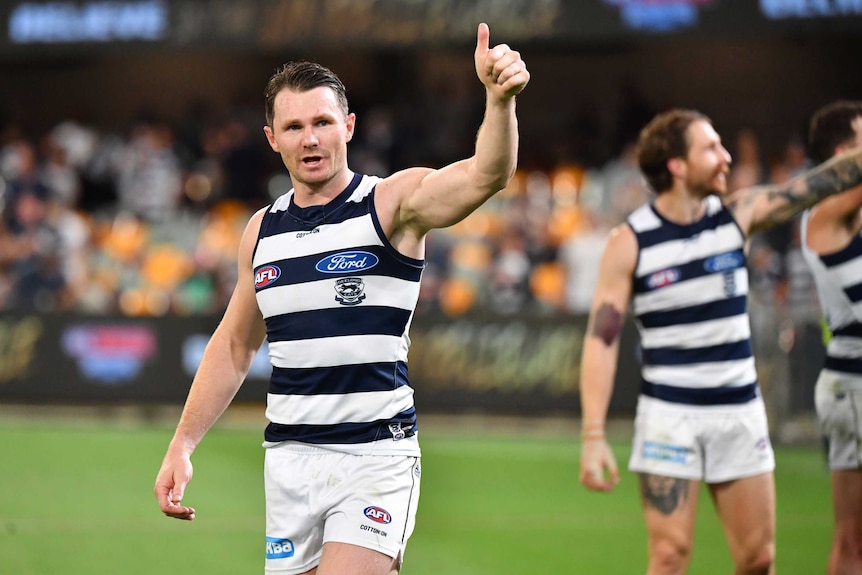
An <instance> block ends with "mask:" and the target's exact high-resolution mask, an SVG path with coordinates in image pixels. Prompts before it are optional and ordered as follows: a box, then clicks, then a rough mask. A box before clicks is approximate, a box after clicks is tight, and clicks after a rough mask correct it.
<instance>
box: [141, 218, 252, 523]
mask: <svg viewBox="0 0 862 575" xmlns="http://www.w3.org/2000/svg"><path fill="white" fill-rule="evenodd" d="M262 216H263V211H260V212H258V213H257V214H255V216H254V217H252V219H251V221H250V222H249V224H248V226H247V227H246V230H245V232H244V233H243V237H242V240H241V242H240V249H239V258H238V264H237V265H238V275H237V285H236V287H235V288H234V292H233V295H232V296H231V299H230V303H228V306H227V310H226V311H225V314H224V317H223V318H222V321H221V322H220V323H219V325H218V327H217V328H216V330H215V332H214V333H213V336H212V338H210V341H209V343H208V344H207V347H206V350H205V351H204V354H203V358H202V359H201V364H200V367H199V368H198V371H197V373H196V374H195V377H194V380H193V381H192V386H191V389H190V390H189V395H188V398H187V399H186V403H185V406H184V407H183V413H182V416H181V417H180V422H179V424H178V425H177V429H176V432H175V433H174V437H173V439H171V442H170V445H168V449H167V452H166V453H165V457H164V460H163V461H162V466H161V468H160V469H159V472H158V475H157V476H156V483H155V487H154V488H153V492H154V493H155V495H156V499H158V502H159V507H160V508H161V510H162V512H163V513H164V514H165V515H167V516H169V517H175V518H177V519H186V520H192V519H194V518H195V510H194V508H192V507H188V506H184V505H182V501H183V497H184V495H185V490H186V486H187V485H188V483H189V482H190V481H191V479H192V474H193V469H192V463H191V456H192V453H193V452H194V450H195V448H196V447H197V446H198V444H199V443H200V442H201V440H202V439H203V437H204V435H206V433H207V431H208V430H209V429H210V427H212V425H213V424H214V423H215V422H216V420H218V418H219V417H220V416H221V414H222V413H224V410H225V409H227V406H228V405H229V404H230V402H231V400H233V397H234V396H235V395H236V392H237V391H238V390H239V387H240V385H242V382H243V380H244V379H245V376H246V374H247V373H248V369H249V367H250V366H251V362H252V360H253V359H254V356H255V354H256V353H257V350H258V349H259V348H260V346H261V344H262V343H263V339H264V337H265V336H266V325H265V324H264V321H263V318H262V317H261V314H260V310H259V309H258V307H257V301H256V299H255V293H254V277H253V271H252V265H251V257H252V252H253V250H254V245H255V242H256V240H257V234H258V230H259V229H260V220H261V218H262Z"/></svg>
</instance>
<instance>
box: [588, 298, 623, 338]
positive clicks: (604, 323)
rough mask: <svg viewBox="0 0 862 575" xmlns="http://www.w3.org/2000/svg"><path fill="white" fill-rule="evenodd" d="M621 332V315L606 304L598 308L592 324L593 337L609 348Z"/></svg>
mask: <svg viewBox="0 0 862 575" xmlns="http://www.w3.org/2000/svg"><path fill="white" fill-rule="evenodd" d="M622 330H623V314H622V313H620V312H619V311H617V309H616V308H615V307H614V306H612V305H611V304H609V303H607V302H605V303H603V304H602V305H601V306H599V309H598V310H596V317H595V321H594V322H593V335H594V336H595V337H597V338H599V339H600V340H602V341H603V342H604V343H605V345H606V346H610V345H611V344H613V343H614V342H616V340H617V338H618V337H619V336H620V333H621V332H622Z"/></svg>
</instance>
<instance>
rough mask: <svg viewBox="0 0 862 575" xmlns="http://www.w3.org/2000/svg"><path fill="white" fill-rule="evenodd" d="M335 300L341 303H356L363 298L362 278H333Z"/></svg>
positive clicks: (363, 284) (360, 301)
mask: <svg viewBox="0 0 862 575" xmlns="http://www.w3.org/2000/svg"><path fill="white" fill-rule="evenodd" d="M335 293H336V294H338V295H336V296H335V301H337V302H338V303H340V304H341V305H358V304H360V303H362V300H364V299H365V297H366V295H365V282H363V281H362V278H340V279H337V280H335Z"/></svg>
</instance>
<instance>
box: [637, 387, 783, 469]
mask: <svg viewBox="0 0 862 575" xmlns="http://www.w3.org/2000/svg"><path fill="white" fill-rule="evenodd" d="M629 469H630V470H631V471H634V472H636V473H650V474H654V475H663V476H666V477H678V478H681V479H693V480H701V481H705V482H706V483H720V482H722V481H730V480H733V479H741V478H743V477H751V476H753V475H760V474H761V473H768V472H770V471H772V470H774V469H775V455H774V453H773V451H772V443H771V442H770V441H769V427H768V425H767V421H766V409H765V407H764V405H763V401H762V400H761V399H757V400H755V401H752V402H750V403H747V404H745V405H741V406H737V405H731V406H725V405H722V406H707V407H702V406H689V405H685V406H683V405H679V404H674V403H668V402H665V401H661V400H657V399H652V398H650V397H644V396H641V397H640V398H638V407H637V417H636V418H635V434H634V440H633V443H632V456H631V459H630V460H629Z"/></svg>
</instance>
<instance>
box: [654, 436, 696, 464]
mask: <svg viewBox="0 0 862 575" xmlns="http://www.w3.org/2000/svg"><path fill="white" fill-rule="evenodd" d="M693 452H694V450H693V449H692V448H690V447H683V446H681V445H671V444H669V443H660V442H658V441H645V442H644V445H643V457H644V459H654V460H656V461H670V462H671V463H686V462H687V461H688V458H689V456H690V455H691V454H692V453H693Z"/></svg>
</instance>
